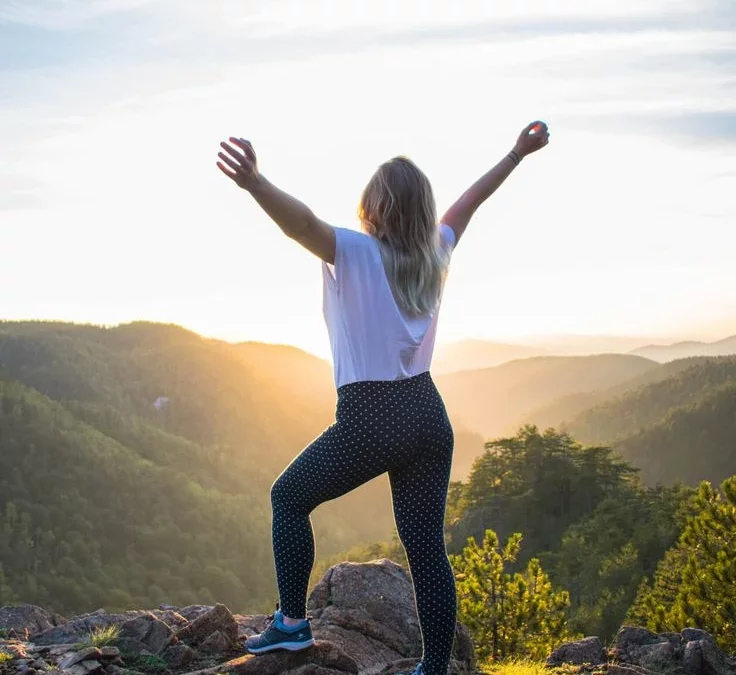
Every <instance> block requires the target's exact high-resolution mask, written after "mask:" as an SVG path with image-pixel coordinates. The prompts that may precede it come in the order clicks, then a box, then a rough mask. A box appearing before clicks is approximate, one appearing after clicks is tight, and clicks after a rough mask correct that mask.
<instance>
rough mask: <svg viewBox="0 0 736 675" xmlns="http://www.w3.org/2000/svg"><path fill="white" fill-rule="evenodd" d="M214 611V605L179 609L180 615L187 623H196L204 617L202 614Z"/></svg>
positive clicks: (188, 606)
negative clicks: (195, 621) (196, 620)
mask: <svg viewBox="0 0 736 675" xmlns="http://www.w3.org/2000/svg"><path fill="white" fill-rule="evenodd" d="M212 609H213V606H212V605H187V606H186V607H183V608H181V609H179V610H178V613H179V614H181V616H183V617H184V618H185V619H186V620H187V621H194V620H195V619H198V618H199V617H200V616H202V614H206V613H207V612H210V611H212Z"/></svg>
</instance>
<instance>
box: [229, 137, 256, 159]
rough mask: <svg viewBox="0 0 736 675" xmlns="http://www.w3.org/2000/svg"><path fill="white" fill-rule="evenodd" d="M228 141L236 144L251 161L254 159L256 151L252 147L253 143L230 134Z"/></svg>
mask: <svg viewBox="0 0 736 675" xmlns="http://www.w3.org/2000/svg"><path fill="white" fill-rule="evenodd" d="M230 142H231V143H234V144H235V145H237V146H238V147H239V148H240V149H241V150H242V151H243V153H244V154H245V156H246V157H247V158H248V159H249V160H250V161H251V162H253V163H255V161H256V151H255V150H254V149H253V145H252V144H251V142H250V141H246V140H245V139H244V138H235V136H230Z"/></svg>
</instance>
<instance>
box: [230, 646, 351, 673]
mask: <svg viewBox="0 0 736 675" xmlns="http://www.w3.org/2000/svg"><path fill="white" fill-rule="evenodd" d="M239 661H240V662H239V663H237V664H236V665H234V666H233V667H232V668H231V669H229V670H230V672H232V673H238V674H240V675H282V673H283V674H284V675H286V674H287V673H288V675H297V674H298V675H346V674H349V675H357V673H358V672H359V671H358V664H357V663H356V662H355V660H354V659H353V658H352V657H351V656H348V654H346V653H345V652H344V651H343V650H342V649H340V648H339V647H338V646H337V645H334V644H332V643H331V642H327V641H321V642H317V643H316V644H315V645H314V647H312V648H310V649H305V650H303V651H299V652H286V651H279V652H271V653H268V654H261V655H259V656H247V657H245V658H243V659H240V660H239ZM361 673H362V671H361Z"/></svg>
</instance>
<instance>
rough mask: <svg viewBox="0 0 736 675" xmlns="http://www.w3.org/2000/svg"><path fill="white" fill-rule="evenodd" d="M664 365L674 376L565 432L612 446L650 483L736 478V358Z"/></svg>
mask: <svg viewBox="0 0 736 675" xmlns="http://www.w3.org/2000/svg"><path fill="white" fill-rule="evenodd" d="M685 365H687V367H682V366H685ZM661 368H662V369H666V370H667V371H670V372H672V371H674V372H673V373H672V375H671V376H669V377H667V378H666V379H661V380H660V381H655V382H654V383H652V384H647V385H644V386H640V387H638V388H636V389H633V390H632V391H630V392H628V393H626V394H624V395H622V396H619V397H616V398H612V399H610V400H609V401H607V402H605V403H602V404H600V405H598V406H595V407H593V408H591V409H590V410H587V411H585V412H584V413H582V414H581V415H579V416H578V417H576V418H574V419H573V420H572V421H570V422H568V423H566V424H564V425H563V427H564V428H565V429H566V430H568V431H569V432H570V433H571V434H572V435H573V436H574V437H575V438H578V439H580V440H581V441H583V442H587V443H607V444H612V445H613V447H614V448H615V449H616V450H617V452H619V453H620V454H621V456H622V457H624V458H626V459H627V460H628V461H630V462H631V463H632V464H633V465H634V466H636V467H637V468H639V469H640V470H641V472H642V478H643V479H644V480H645V481H646V482H648V483H651V484H654V483H663V484H672V483H673V482H675V481H678V480H679V481H683V482H686V483H690V484H693V485H695V484H697V483H698V482H700V481H701V480H709V481H711V482H713V483H714V484H719V483H720V482H721V481H723V480H725V479H726V478H728V477H729V476H731V475H733V474H734V473H736V395H735V392H736V357H714V358H709V359H697V360H689V359H688V360H686V361H684V362H674V363H672V364H667V365H666V366H662V367H661Z"/></svg>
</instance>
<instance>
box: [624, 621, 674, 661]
mask: <svg viewBox="0 0 736 675" xmlns="http://www.w3.org/2000/svg"><path fill="white" fill-rule="evenodd" d="M659 642H667V643H669V640H667V638H663V637H660V636H659V635H657V633H653V632H652V631H650V630H648V629H647V628H639V627H634V626H623V627H622V628H621V629H620V630H619V631H618V633H617V634H616V644H615V646H614V650H613V654H614V657H615V658H616V659H617V660H618V661H622V662H624V663H639V656H640V653H641V651H642V649H641V648H642V647H644V646H647V645H652V644H656V643H659Z"/></svg>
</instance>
